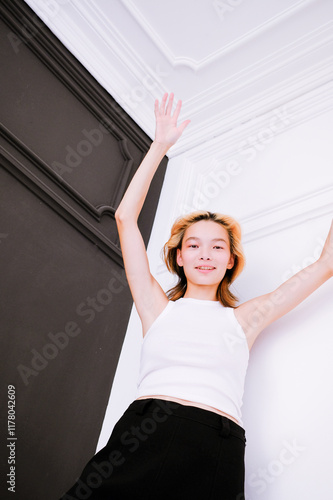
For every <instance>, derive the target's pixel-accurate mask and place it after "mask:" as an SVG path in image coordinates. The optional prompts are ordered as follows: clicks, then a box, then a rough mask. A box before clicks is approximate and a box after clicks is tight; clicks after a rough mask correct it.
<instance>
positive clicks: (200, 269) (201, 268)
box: [196, 266, 215, 271]
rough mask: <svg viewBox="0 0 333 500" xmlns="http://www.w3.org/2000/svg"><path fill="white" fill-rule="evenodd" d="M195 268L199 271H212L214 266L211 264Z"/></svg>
mask: <svg viewBox="0 0 333 500" xmlns="http://www.w3.org/2000/svg"><path fill="white" fill-rule="evenodd" d="M196 269H199V271H213V269H215V267H212V266H197V267H196Z"/></svg>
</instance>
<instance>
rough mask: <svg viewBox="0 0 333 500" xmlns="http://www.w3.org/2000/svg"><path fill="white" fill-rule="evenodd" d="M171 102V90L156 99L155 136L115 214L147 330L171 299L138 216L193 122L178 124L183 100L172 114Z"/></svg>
mask: <svg viewBox="0 0 333 500" xmlns="http://www.w3.org/2000/svg"><path fill="white" fill-rule="evenodd" d="M172 104H173V94H170V97H169V99H168V94H164V96H163V98H162V101H161V104H159V101H158V100H156V101H155V118H156V131H155V139H154V141H153V142H152V144H151V146H150V148H149V151H148V153H147V154H146V156H145V157H144V159H143V161H142V163H141V165H140V166H139V168H138V170H137V171H136V173H135V175H134V176H133V179H132V181H131V183H130V185H129V186H128V188H127V190H126V193H125V195H124V197H123V199H122V201H121V203H120V204H119V207H118V209H117V210H116V214H115V218H116V222H117V228H118V232H119V237H120V245H121V249H122V254H123V259H124V264H125V271H126V276H127V280H128V283H129V286H130V290H131V293H132V297H133V300H134V303H135V306H136V309H137V311H138V314H139V316H140V319H141V322H142V327H143V333H144V334H145V332H146V331H147V330H148V328H149V327H150V325H151V324H152V323H153V321H154V320H155V319H156V317H157V316H158V315H159V314H160V313H161V311H162V310H163V309H164V307H165V306H166V304H167V302H168V299H167V297H166V295H165V293H164V291H163V290H162V288H161V287H160V285H159V284H158V282H157V281H156V280H155V278H154V277H153V276H152V274H151V272H150V269H149V263H148V258H147V253H146V248H145V245H144V242H143V238H142V235H141V233H140V230H139V228H138V224H137V220H138V217H139V214H140V212H141V209H142V206H143V203H144V201H145V199H146V196H147V193H148V189H149V186H150V183H151V181H152V179H153V177H154V174H155V172H156V170H157V168H158V166H159V164H160V162H161V160H162V158H163V157H164V156H165V155H166V153H167V152H168V150H169V148H170V147H171V146H172V145H173V144H175V143H176V142H177V140H178V139H179V137H180V136H181V134H182V133H183V131H184V129H185V127H186V126H187V125H188V124H189V122H190V120H185V121H184V122H183V123H182V124H181V125H179V126H177V120H178V116H179V113H180V110H181V105H182V103H181V101H178V103H177V106H176V109H175V111H174V113H173V114H172Z"/></svg>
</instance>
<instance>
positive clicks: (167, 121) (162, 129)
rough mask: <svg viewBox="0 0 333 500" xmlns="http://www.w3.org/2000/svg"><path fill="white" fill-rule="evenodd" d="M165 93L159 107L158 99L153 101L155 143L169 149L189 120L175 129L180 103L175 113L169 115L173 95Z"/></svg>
mask: <svg viewBox="0 0 333 500" xmlns="http://www.w3.org/2000/svg"><path fill="white" fill-rule="evenodd" d="M167 100H168V94H167V93H165V94H164V96H163V98H162V101H161V105H159V101H158V99H156V101H155V117H156V130H155V142H157V143H159V144H163V145H164V146H168V147H171V146H172V145H173V144H175V143H176V142H177V141H178V139H179V137H180V136H181V135H182V133H183V131H184V130H185V128H186V127H187V125H188V124H189V123H190V121H191V120H185V121H183V123H181V124H180V125H179V126H178V127H177V120H178V116H179V113H180V110H181V107H182V101H178V103H177V106H176V109H175V112H174V113H173V115H171V111H172V103H173V93H171V94H170V97H169V101H168V102H167Z"/></svg>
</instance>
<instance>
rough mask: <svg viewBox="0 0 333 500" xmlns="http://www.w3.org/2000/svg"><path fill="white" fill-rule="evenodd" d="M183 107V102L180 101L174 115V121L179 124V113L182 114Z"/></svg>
mask: <svg viewBox="0 0 333 500" xmlns="http://www.w3.org/2000/svg"><path fill="white" fill-rule="evenodd" d="M181 107H182V101H181V100H179V101H178V102H177V106H176V109H175V112H174V114H173V119H174V120H175V121H176V122H177V120H178V116H179V113H180V110H181Z"/></svg>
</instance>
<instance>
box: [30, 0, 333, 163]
mask: <svg viewBox="0 0 333 500" xmlns="http://www.w3.org/2000/svg"><path fill="white" fill-rule="evenodd" d="M26 1H27V3H28V4H29V5H30V6H31V7H32V8H33V9H34V10H35V12H36V13H37V15H39V16H40V17H42V19H43V16H44V21H45V22H46V24H47V25H48V26H49V27H50V29H51V30H52V31H53V32H54V33H55V34H56V35H57V36H58V38H60V40H61V41H62V42H63V43H64V44H65V45H66V46H67V48H69V50H71V52H72V53H73V54H74V55H75V56H76V57H77V58H78V59H79V61H80V62H81V63H82V64H83V65H84V66H85V67H86V68H87V69H88V70H89V71H90V73H91V74H92V75H93V76H94V77H95V78H96V79H97V81H98V82H99V83H100V84H101V85H103V87H104V88H106V90H107V91H108V92H109V93H110V94H111V95H112V96H113V97H114V99H115V100H116V101H117V102H118V104H120V106H122V107H123V108H124V110H125V111H126V112H127V113H128V114H129V115H130V116H131V117H132V118H133V119H134V121H135V122H136V123H138V125H139V126H140V127H141V128H142V129H143V130H144V131H145V132H146V133H147V134H148V135H149V136H150V137H153V135H154V127H155V124H154V113H153V105H154V100H155V98H156V96H160V95H162V94H163V93H164V92H165V91H166V90H169V87H170V86H171V85H172V86H173V87H174V90H176V88H177V86H179V85H182V71H181V69H179V68H178V69H177V72H176V73H175V70H174V68H172V67H169V66H170V65H169V62H168V60H166V58H165V56H164V54H163V53H161V50H160V48H159V47H158V46H157V45H156V44H154V43H151V47H150V49H151V50H149V51H148V57H147V54H146V53H145V50H141V44H144V46H145V47H146V45H147V43H148V42H149V40H148V42H147V39H148V37H147V35H146V34H145V33H143V32H142V28H141V26H136V28H137V29H138V30H141V31H139V32H138V33H136V35H137V40H136V44H137V45H136V46H133V44H131V40H130V36H127V32H126V30H125V29H124V26H127V25H129V24H130V21H131V22H132V23H133V16H132V15H129V13H128V11H127V9H128V8H130V6H131V5H132V6H133V4H132V3H131V2H129V1H127V0H126V1H125V2H120V1H115V2H114V3H113V4H112V9H113V11H112V12H113V15H112V19H110V17H106V16H105V13H104V12H103V10H102V8H101V6H102V5H103V2H101V1H99V2H94V4H92V3H91V2H89V1H88V0H82V1H80V2H79V1H78V0H72V1H70V2H66V3H65V2H63V4H64V5H63V6H60V7H59V10H58V11H57V13H56V15H54V16H50V15H49V16H45V12H44V13H43V9H42V7H41V2H40V1H38V0H26ZM125 4H126V8H125V7H124V5H125ZM325 5H326V4H325ZM325 5H324V7H325ZM302 6H307V7H308V8H309V9H310V10H306V14H307V15H306V22H307V23H309V18H310V17H311V16H310V14H309V12H310V13H311V12H312V11H311V9H316V8H318V6H317V7H316V3H315V2H313V1H309V2H308V1H306V2H302V3H301V2H297V3H296V4H295V5H294V6H293V9H294V10H293V12H295V9H296V8H297V9H300V8H301V7H302ZM324 7H323V5H322V6H321V8H322V9H323V8H324ZM133 8H134V9H135V11H137V7H135V6H134V7H133ZM325 8H326V9H327V11H329V9H330V7H329V6H326V7H325ZM121 9H122V10H121ZM288 12H289V14H291V12H292V10H290V9H289V10H287V11H284V14H283V16H282V14H281V15H280V16H275V18H274V19H275V22H274V23H272V22H271V23H268V24H267V25H266V27H265V29H263V27H262V28H260V30H257V36H254V34H253V36H252V39H253V42H254V41H255V40H257V39H258V36H259V35H260V36H262V37H263V43H264V41H265V36H266V39H267V42H269V40H270V26H275V25H276V23H278V22H281V19H282V18H283V19H288ZM313 12H314V13H316V12H317V11H315V10H314V11H313ZM320 12H321V17H320V19H322V18H323V17H324V16H323V13H322V10H321V11H320ZM327 13H328V14H329V12H327ZM126 16H127V17H126ZM298 17H301V18H302V16H297V23H301V28H302V29H300V32H299V33H295V37H294V39H293V40H292V41H290V42H288V43H287V42H286V43H285V44H283V45H281V47H280V48H279V49H278V50H275V51H271V52H270V53H269V55H266V56H265V57H261V56H260V54H259V53H258V57H257V59H255V60H254V59H253V57H254V56H253V53H254V54H255V53H256V51H255V46H254V47H253V50H252V59H251V60H250V61H247V52H246V50H250V49H251V43H252V42H249V43H248V44H246V46H245V47H244V51H243V48H240V47H238V45H237V44H235V45H234V48H233V50H232V46H230V47H229V49H228V51H224V52H223V51H220V57H219V58H218V60H215V62H214V64H210V65H206V66H204V67H203V68H201V70H200V71H199V73H198V72H197V74H196V75H197V76H196V80H195V82H196V84H197V82H198V78H199V87H200V88H198V89H197V90H196V91H192V89H191V88H189V89H188V90H186V94H187V95H186V94H185V95H180V96H179V97H182V98H183V109H182V116H184V117H190V118H191V120H192V122H191V125H190V126H189V127H188V129H187V130H186V134H184V136H183V137H182V138H181V139H180V141H179V142H178V143H177V144H176V145H175V146H174V148H172V150H171V152H170V157H172V156H176V155H179V154H181V153H182V152H184V151H186V150H189V149H191V148H193V147H196V146H197V145H198V144H204V143H205V142H206V141H208V140H209V139H211V137H215V136H218V135H221V134H225V133H227V132H228V131H229V130H230V129H232V128H234V127H237V126H239V125H241V124H242V123H244V122H245V121H247V120H250V119H252V118H253V117H256V116H258V115H261V114H264V113H265V112H267V111H268V110H270V109H272V108H273V107H278V106H280V105H282V104H283V103H286V102H287V101H289V100H292V99H295V98H296V97H298V96H301V95H303V94H304V93H307V92H309V91H312V90H313V89H314V88H315V87H319V86H322V85H324V84H326V83H327V82H328V81H329V80H330V79H332V75H333V56H332V55H333V22H332V21H331V20H330V19H331V17H329V15H327V16H326V18H325V22H321V23H319V24H316V22H315V21H314V22H313V23H312V25H311V29H308V30H305V25H304V26H303V24H302V21H301V20H299V19H298ZM313 17H314V16H313ZM327 19H329V20H328V21H327ZM130 31H131V30H130ZM141 32H142V33H141ZM304 32H305V33H306V34H304ZM140 37H145V38H144V39H143V38H140ZM221 50H222V49H221ZM230 51H231V52H230ZM253 51H254V52H253ZM243 59H244V63H246V62H247V64H239V67H238V70H237V68H234V69H233V70H231V67H232V61H234V60H240V61H242V60H243ZM152 61H156V62H155V63H154V62H152ZM228 65H230V69H229V70H228V72H227V73H226V74H224V73H225V72H224V68H225V67H227V66H228ZM228 68H229V66H228ZM239 68H241V69H239ZM217 74H220V75H221V74H223V77H220V78H216V75H217ZM208 77H209V81H210V84H208V85H206V84H205V83H204V82H205V80H206V79H207V78H208ZM188 78H189V81H191V77H190V76H188ZM201 81H202V82H203V83H202V84H201V83H200V82H201ZM212 82H216V83H213V84H212ZM176 97H178V95H177V92H176Z"/></svg>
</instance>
